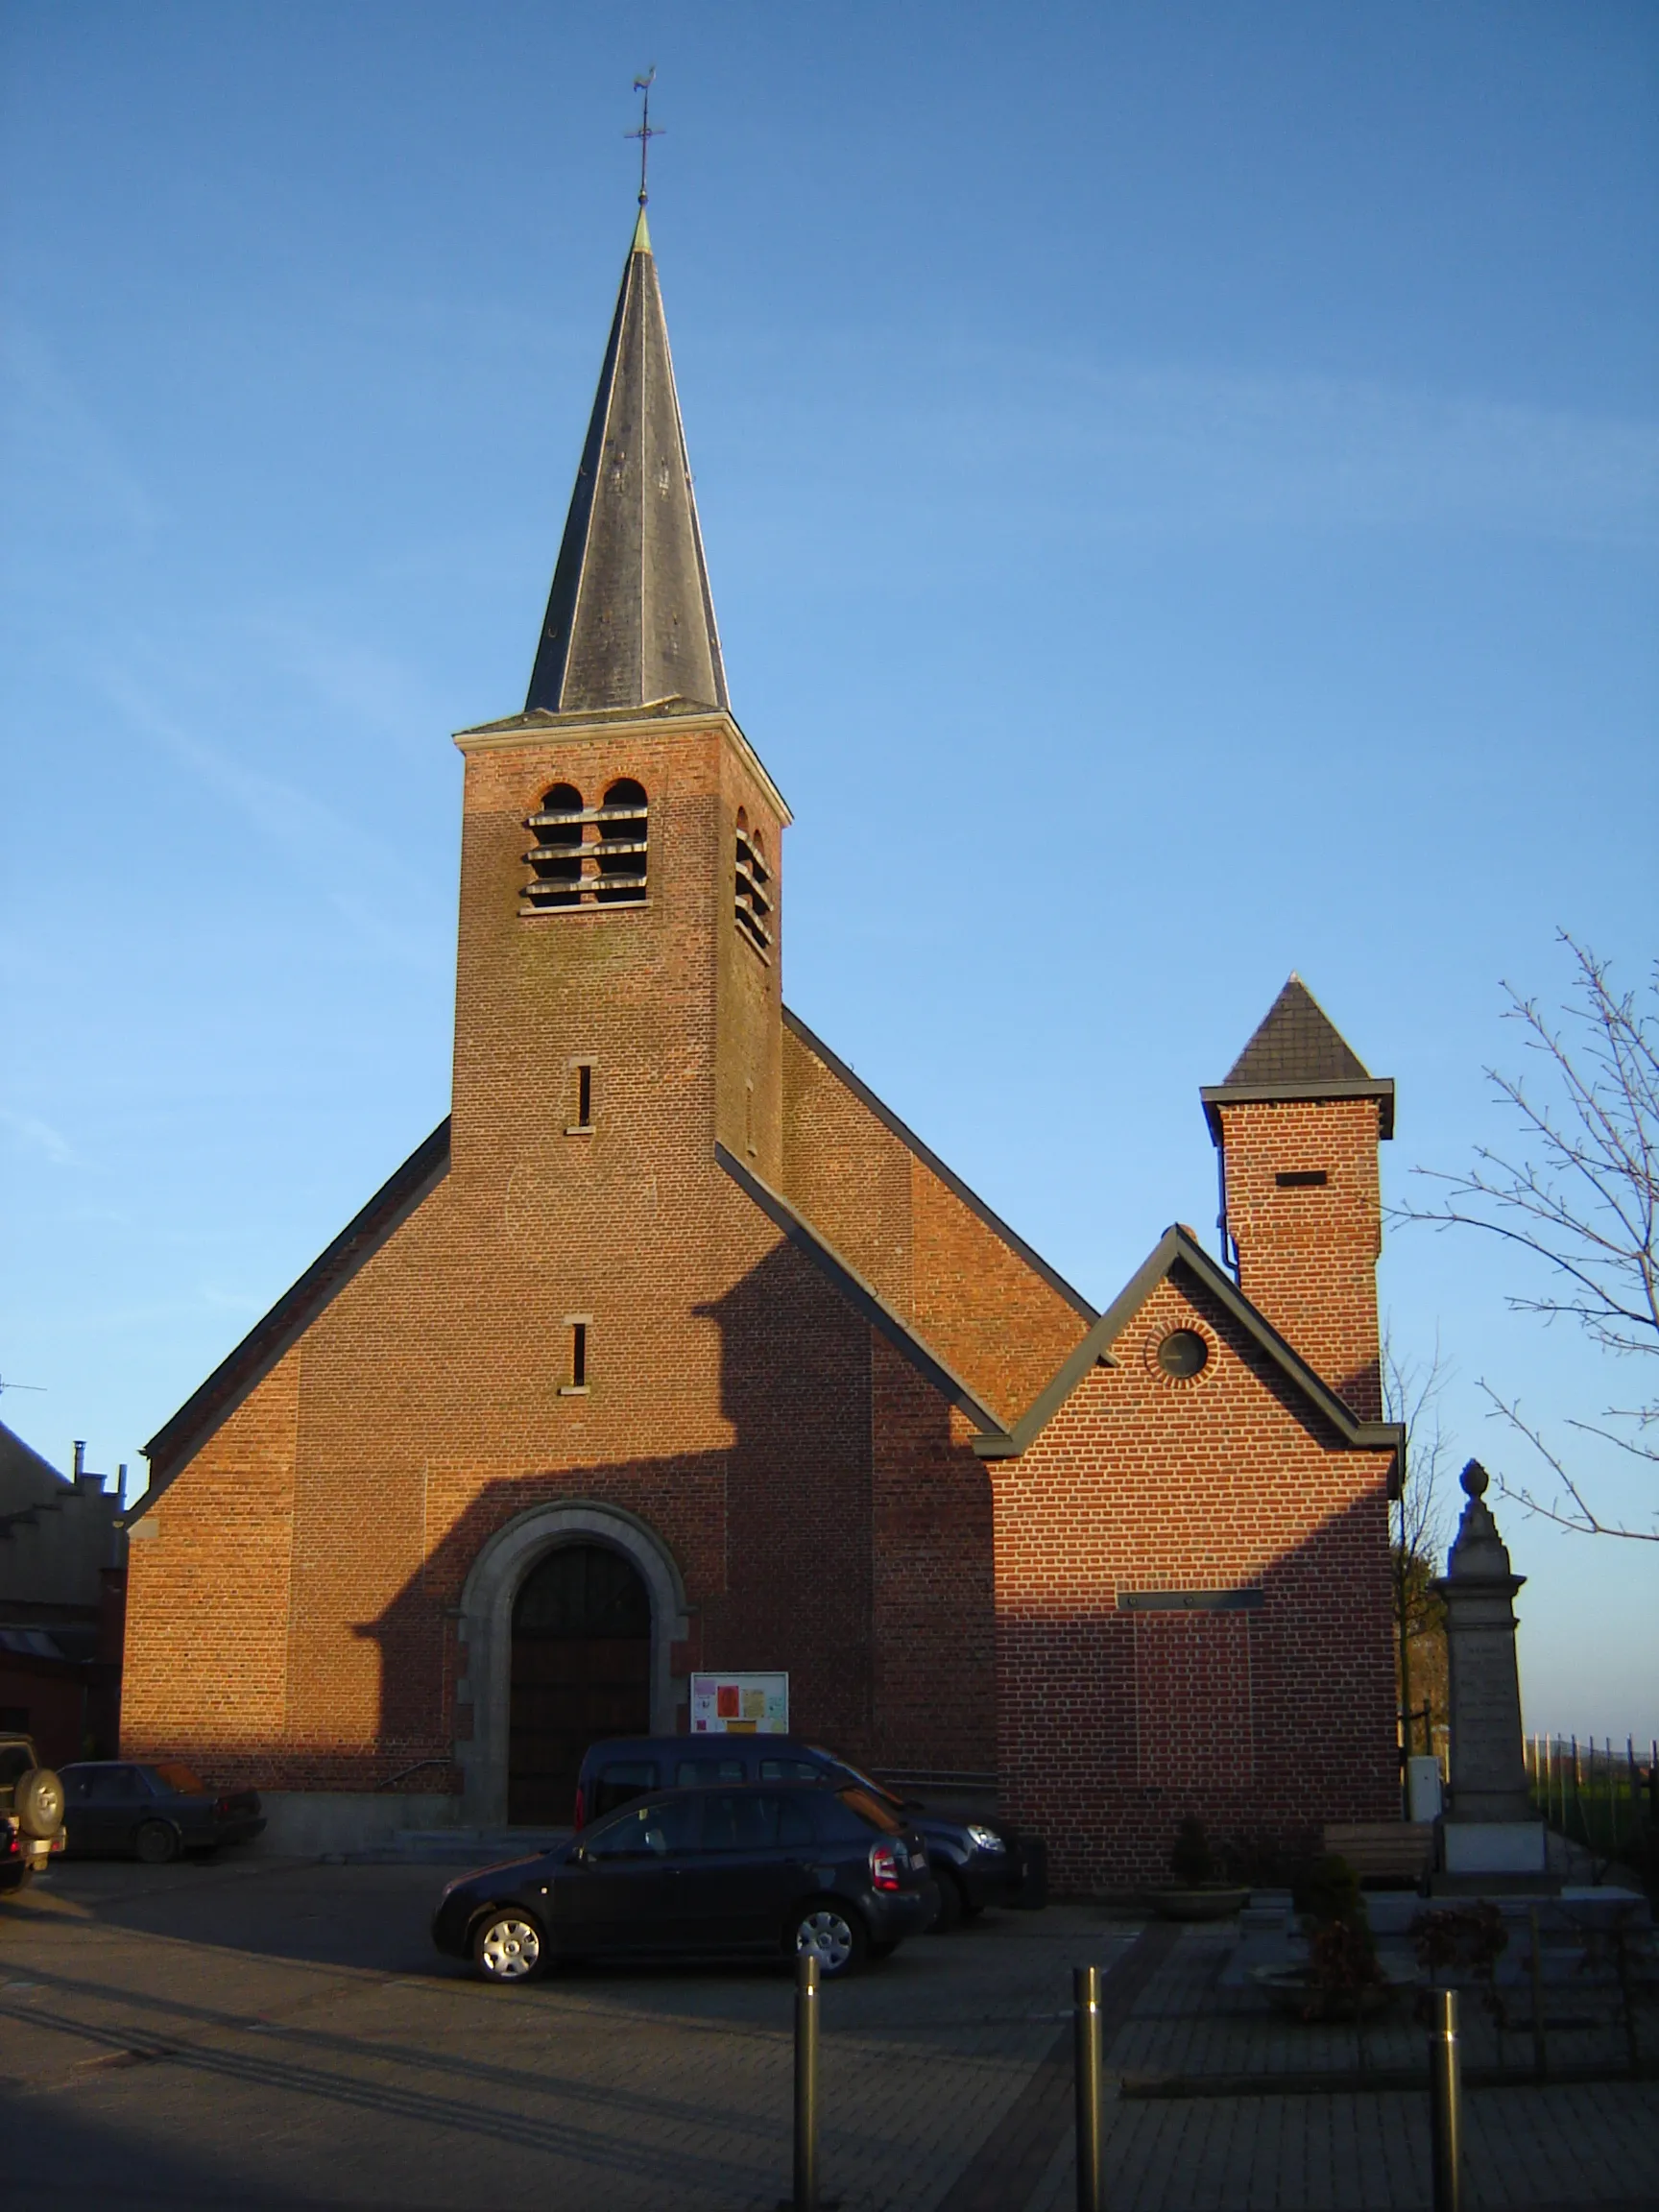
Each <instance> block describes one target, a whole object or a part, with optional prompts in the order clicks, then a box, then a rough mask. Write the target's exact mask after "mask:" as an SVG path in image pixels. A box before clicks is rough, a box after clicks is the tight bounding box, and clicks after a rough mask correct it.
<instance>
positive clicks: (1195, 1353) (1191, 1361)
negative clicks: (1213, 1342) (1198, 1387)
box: [1158, 1329, 1210, 1383]
mask: <svg viewBox="0 0 1659 2212" xmlns="http://www.w3.org/2000/svg"><path fill="white" fill-rule="evenodd" d="M1209 1363H1210V1347H1209V1345H1208V1344H1207V1343H1206V1342H1205V1340H1204V1338H1203V1337H1202V1336H1200V1335H1199V1334H1198V1332H1197V1330H1196V1329H1171V1330H1170V1332H1169V1334H1168V1335H1167V1336H1166V1337H1165V1339H1164V1341H1163V1342H1162V1343H1161V1344H1160V1345H1159V1347H1158V1364H1159V1366H1160V1367H1162V1368H1163V1370H1164V1372H1165V1374H1166V1375H1168V1376H1170V1377H1172V1378H1173V1380H1174V1381H1175V1382H1177V1383H1190V1381H1191V1379H1192V1377H1193V1376H1194V1375H1201V1374H1202V1373H1203V1371H1204V1369H1205V1368H1206V1367H1207V1366H1208V1365H1209Z"/></svg>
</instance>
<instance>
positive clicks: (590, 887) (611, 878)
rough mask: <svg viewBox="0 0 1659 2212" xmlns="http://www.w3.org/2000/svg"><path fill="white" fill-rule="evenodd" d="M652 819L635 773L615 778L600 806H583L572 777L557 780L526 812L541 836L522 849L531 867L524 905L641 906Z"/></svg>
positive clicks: (524, 909) (533, 910)
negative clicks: (566, 780) (536, 805)
mask: <svg viewBox="0 0 1659 2212" xmlns="http://www.w3.org/2000/svg"><path fill="white" fill-rule="evenodd" d="M648 825H649V809H648V808H647V806H646V803H645V787H644V785H643V784H642V783H637V782H636V781H634V779H633V777H632V776H624V777H621V778H620V779H618V781H616V782H614V783H613V784H611V785H610V787H609V788H608V789H607V791H606V793H605V799H604V804H603V805H598V806H584V805H583V804H582V794H581V792H580V791H578V790H577V788H576V786H575V784H574V783H555V784H554V786H553V788H552V789H551V790H550V791H548V792H546V793H545V794H544V795H543V797H542V800H541V808H540V810H539V811H538V812H537V813H535V814H527V815H526V816H525V817H524V827H525V829H530V830H533V831H534V832H535V836H536V842H535V844H534V845H533V846H532V847H531V849H530V851H529V852H528V853H526V854H525V855H524V857H525V859H526V860H527V861H528V863H529V865H530V868H531V871H532V874H531V878H530V881H529V882H528V883H527V884H526V885H525V887H524V897H525V904H524V905H523V906H521V907H520V908H519V912H520V913H522V914H544V913H547V912H548V911H550V910H553V909H557V908H560V907H566V908H574V907H581V906H642V905H643V904H644V903H645V882H646V868H645V863H646V857H647V829H648Z"/></svg>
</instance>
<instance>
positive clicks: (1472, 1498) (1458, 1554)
mask: <svg viewBox="0 0 1659 2212" xmlns="http://www.w3.org/2000/svg"><path fill="white" fill-rule="evenodd" d="M1458 1479H1459V1481H1461V1483H1462V1485H1463V1493H1464V1496H1465V1497H1466V1498H1467V1499H1468V1501H1469V1503H1468V1504H1467V1505H1465V1506H1464V1508H1463V1518H1462V1519H1461V1520H1460V1521H1459V1522H1458V1524H1457V1535H1456V1539H1455V1542H1454V1544H1453V1546H1452V1550H1451V1553H1450V1555H1449V1556H1448V1558H1447V1561H1446V1573H1447V1575H1448V1577H1458V1578H1464V1579H1467V1578H1468V1577H1471V1576H1474V1577H1477V1578H1479V1577H1486V1578H1492V1577H1499V1578H1502V1579H1505V1580H1512V1581H1513V1583H1514V1586H1515V1589H1517V1590H1519V1589H1520V1587H1521V1583H1522V1580H1523V1579H1524V1577H1522V1576H1520V1575H1511V1574H1510V1568H1509V1553H1508V1551H1507V1550H1506V1549H1505V1547H1504V1543H1503V1537H1502V1536H1501V1535H1500V1534H1499V1533H1498V1524H1497V1522H1496V1521H1494V1520H1493V1518H1492V1508H1491V1507H1490V1506H1489V1505H1488V1504H1487V1503H1486V1499H1485V1491H1486V1487H1487V1485H1488V1483H1489V1482H1490V1480H1491V1477H1490V1476H1489V1475H1488V1474H1487V1472H1486V1470H1485V1468H1484V1467H1482V1466H1481V1464H1480V1462H1479V1459H1471V1460H1470V1461H1469V1463H1468V1465H1467V1466H1466V1467H1465V1468H1464V1470H1463V1472H1462V1474H1461V1476H1460V1477H1459V1478H1458Z"/></svg>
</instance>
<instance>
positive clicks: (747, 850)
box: [736, 806, 772, 958]
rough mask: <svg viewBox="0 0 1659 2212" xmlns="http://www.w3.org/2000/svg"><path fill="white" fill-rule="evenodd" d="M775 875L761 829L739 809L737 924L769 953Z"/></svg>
mask: <svg viewBox="0 0 1659 2212" xmlns="http://www.w3.org/2000/svg"><path fill="white" fill-rule="evenodd" d="M771 889H772V876H771V871H770V870H769V869H768V868H767V866H766V848H765V846H764V845H763V844H762V843H761V839H760V832H759V830H758V829H751V828H750V827H749V816H748V814H747V812H746V811H745V809H744V808H743V807H741V806H739V807H738V809H737V873H736V911H737V927H738V930H739V932H740V934H741V935H743V936H745V937H747V938H748V940H749V942H750V944H751V945H753V946H754V948H755V950H756V951H757V952H758V953H759V954H760V955H761V956H762V958H764V957H766V948H767V947H768V946H769V945H770V944H771V942H772V897H771Z"/></svg>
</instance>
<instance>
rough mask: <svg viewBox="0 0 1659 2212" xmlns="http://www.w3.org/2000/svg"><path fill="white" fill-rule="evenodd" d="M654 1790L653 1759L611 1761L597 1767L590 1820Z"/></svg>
mask: <svg viewBox="0 0 1659 2212" xmlns="http://www.w3.org/2000/svg"><path fill="white" fill-rule="evenodd" d="M656 1787H657V1762H656V1760H655V1759H613V1760H612V1761H611V1762H610V1764H609V1765H607V1766H604V1767H600V1769H599V1774H598V1778H597V1780H596V1781H595V1782H594V1785H593V1817H594V1818H595V1819H596V1820H597V1819H599V1818H601V1817H602V1815H605V1814H607V1813H614V1812H615V1810H616V1808H617V1806H618V1805H626V1804H628V1803H629V1802H630V1800H631V1799H633V1798H635V1797H642V1796H643V1795H644V1794H645V1792H646V1791H647V1790H655V1789H656Z"/></svg>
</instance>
